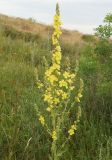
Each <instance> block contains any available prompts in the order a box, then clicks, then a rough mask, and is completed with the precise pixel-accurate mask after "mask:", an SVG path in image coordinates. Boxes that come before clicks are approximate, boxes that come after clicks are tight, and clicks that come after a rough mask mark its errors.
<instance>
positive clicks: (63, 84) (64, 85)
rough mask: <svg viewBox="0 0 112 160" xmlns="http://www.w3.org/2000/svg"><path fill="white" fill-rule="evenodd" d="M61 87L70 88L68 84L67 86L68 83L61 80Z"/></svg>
mask: <svg viewBox="0 0 112 160" xmlns="http://www.w3.org/2000/svg"><path fill="white" fill-rule="evenodd" d="M59 86H60V87H65V88H68V84H67V82H66V81H64V80H61V81H60V82H59Z"/></svg>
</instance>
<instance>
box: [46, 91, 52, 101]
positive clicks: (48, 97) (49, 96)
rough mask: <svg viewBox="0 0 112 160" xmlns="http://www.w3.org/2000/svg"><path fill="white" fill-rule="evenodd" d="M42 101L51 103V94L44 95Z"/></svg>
mask: <svg viewBox="0 0 112 160" xmlns="http://www.w3.org/2000/svg"><path fill="white" fill-rule="evenodd" d="M44 101H45V102H48V103H50V102H52V96H51V94H49V93H48V94H45V95H44Z"/></svg>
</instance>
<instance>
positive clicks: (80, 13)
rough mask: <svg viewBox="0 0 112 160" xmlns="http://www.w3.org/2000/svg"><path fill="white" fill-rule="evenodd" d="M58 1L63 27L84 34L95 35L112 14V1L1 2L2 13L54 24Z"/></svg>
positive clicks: (26, 0)
mask: <svg viewBox="0 0 112 160" xmlns="http://www.w3.org/2000/svg"><path fill="white" fill-rule="evenodd" d="M57 1H58V2H59V4H60V10H61V17H62V22H63V27H64V28H69V29H73V30H79V31H80V32H83V33H93V29H94V28H95V27H97V26H98V25H99V24H102V21H103V18H104V17H105V15H106V14H107V13H109V12H112V0H0V13H2V14H6V15H10V16H16V17H23V18H30V17H32V18H34V19H36V20H37V21H38V22H42V23H46V24H52V20H53V15H54V12H55V4H56V2H57Z"/></svg>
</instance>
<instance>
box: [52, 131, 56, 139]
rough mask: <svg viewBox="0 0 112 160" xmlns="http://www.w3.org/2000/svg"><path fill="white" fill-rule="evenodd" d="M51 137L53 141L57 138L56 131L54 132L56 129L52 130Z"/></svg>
mask: <svg viewBox="0 0 112 160" xmlns="http://www.w3.org/2000/svg"><path fill="white" fill-rule="evenodd" d="M52 139H53V141H56V140H57V133H56V131H53V132H52Z"/></svg>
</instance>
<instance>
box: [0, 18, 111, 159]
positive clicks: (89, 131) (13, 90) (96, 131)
mask: <svg viewBox="0 0 112 160" xmlns="http://www.w3.org/2000/svg"><path fill="white" fill-rule="evenodd" d="M8 19H9V22H10V23H8V26H7V24H5V23H6V22H4V21H5V20H8ZM0 22H1V23H0V42H1V43H0V124H1V125H0V157H1V159H2V160H20V159H22V160H47V159H48V154H49V145H50V138H49V137H48V136H47V133H46V132H45V130H43V129H42V128H41V126H40V124H39V122H38V119H37V116H36V113H35V109H34V106H35V105H37V106H41V107H44V106H43V104H42V102H41V98H40V94H39V92H38V89H37V87H36V80H35V76H34V70H35V67H36V68H37V69H38V72H39V74H40V77H41V78H42V75H43V74H44V67H45V63H46V61H47V63H48V64H50V63H51V59H50V57H51V56H50V52H49V51H50V50H51V43H50V38H49V35H47V32H46V37H47V39H46V37H43V36H42V37H41V36H40V35H38V33H35V32H34V31H32V30H33V29H32V28H33V26H34V28H35V31H36V30H37V28H36V26H37V25H38V24H35V23H34V22H29V21H27V20H25V21H24V20H21V19H19V20H18V19H13V18H9V17H5V18H4V16H3V17H2V16H1V18H0ZM20 22H21V23H22V24H21V23H20ZM17 23H18V24H19V23H20V24H19V25H18V26H19V28H16V27H15V26H16V24H17ZM30 23H31V26H30V27H31V28H30V29H29V30H30V31H26V30H24V29H23V28H24V27H23V26H24V25H26V26H29V24H30ZM23 24H24V25H23ZM6 26H7V27H6ZM20 28H22V29H20ZM40 28H42V27H40ZM43 28H45V30H47V31H48V30H49V27H48V26H44V25H43ZM46 28H47V29H46ZM6 30H7V32H8V34H7V32H6ZM65 32H66V38H64V40H65V41H64V40H63V41H61V43H62V50H63V53H64V55H63V56H64V58H63V67H65V64H66V60H67V57H69V58H70V61H71V66H72V70H74V69H75V64H76V59H77V60H78V61H79V68H78V74H79V75H80V76H81V77H82V78H83V80H84V84H85V86H84V97H83V100H82V106H83V115H82V119H81V123H80V126H79V129H78V131H77V133H76V135H75V136H74V138H73V139H72V140H71V141H70V143H69V147H68V148H66V152H65V153H64V155H63V160H111V159H112V153H111V148H112V137H111V112H112V109H111V106H112V87H111V86H112V82H111V77H112V71H111V65H112V63H111V60H112V59H111V57H112V50H111V48H109V51H110V52H109V56H107V54H108V52H107V54H106V51H105V50H104V51H105V54H106V56H105V54H103V51H101V49H102V47H101V44H99V47H98V42H93V41H94V40H93V39H92V42H91V41H90V40H91V37H83V39H82V40H81V37H80V38H79V40H74V39H75V36H74V38H73V35H75V33H71V32H69V31H65ZM65 32H64V34H65ZM37 35H38V38H37ZM70 36H71V38H73V39H72V41H73V40H74V41H73V43H72V44H70V41H71V40H70ZM25 37H26V38H25ZM67 37H68V40H67ZM85 38H86V41H84V39H85ZM48 39H49V41H48ZM76 39H77V38H76ZM79 41H80V43H79ZM88 41H89V42H88ZM76 43H77V44H76ZM96 43H97V45H96ZM106 46H107V45H106ZM110 46H111V44H110V45H109V47H110ZM107 47H108V46H107ZM96 49H97V52H96Z"/></svg>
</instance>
